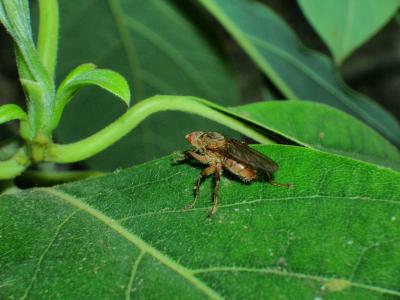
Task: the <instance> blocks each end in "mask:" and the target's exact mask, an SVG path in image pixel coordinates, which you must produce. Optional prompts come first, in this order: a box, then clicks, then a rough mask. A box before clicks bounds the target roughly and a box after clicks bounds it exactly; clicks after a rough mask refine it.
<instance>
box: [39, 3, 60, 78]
mask: <svg viewBox="0 0 400 300" xmlns="http://www.w3.org/2000/svg"><path fill="white" fill-rule="evenodd" d="M39 16H40V21H39V34H38V41H37V48H38V53H39V57H40V59H41V61H42V63H43V65H44V67H45V68H46V70H47V72H48V73H49V75H50V78H53V79H54V72H55V68H56V63H57V50H58V27H59V20H58V0H39Z"/></svg>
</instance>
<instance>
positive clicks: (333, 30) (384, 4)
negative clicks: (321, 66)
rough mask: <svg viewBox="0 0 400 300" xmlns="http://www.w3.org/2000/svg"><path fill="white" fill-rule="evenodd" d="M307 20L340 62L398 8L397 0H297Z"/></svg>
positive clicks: (377, 29)
mask: <svg viewBox="0 0 400 300" xmlns="http://www.w3.org/2000/svg"><path fill="white" fill-rule="evenodd" d="M298 2H299V4H300V7H301V9H302V10H303V12H304V14H305V16H306V17H307V19H308V21H309V22H310V23H311V25H312V26H313V27H314V29H315V31H316V32H317V33H318V34H319V35H320V37H321V38H322V39H323V40H324V42H325V43H326V44H327V46H328V47H329V49H330V50H331V52H332V54H333V56H334V58H335V60H336V62H337V63H338V64H339V63H341V62H342V61H343V60H344V59H345V58H346V57H348V56H349V55H350V54H351V53H352V52H353V51H354V50H355V49H357V48H358V47H360V46H361V45H362V44H363V43H365V42H366V41H367V40H368V39H369V38H371V37H372V36H373V35H374V34H376V33H377V32H378V31H379V30H380V29H381V28H382V27H383V26H384V25H385V24H386V23H387V22H388V21H389V19H390V18H391V17H393V15H394V14H395V13H396V11H397V10H398V5H399V4H398V0H385V1H376V0H363V1H354V0H339V1H338V0H324V1H320V0H298Z"/></svg>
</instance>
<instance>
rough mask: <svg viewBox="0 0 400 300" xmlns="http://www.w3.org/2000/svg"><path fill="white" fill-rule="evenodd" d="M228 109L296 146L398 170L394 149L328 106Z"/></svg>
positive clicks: (269, 105)
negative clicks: (292, 142)
mask: <svg viewBox="0 0 400 300" xmlns="http://www.w3.org/2000/svg"><path fill="white" fill-rule="evenodd" d="M231 109H232V110H233V111H234V112H237V113H239V114H240V115H241V116H244V117H246V118H247V119H248V120H251V121H252V122H254V124H256V125H259V126H262V127H264V128H265V129H267V130H270V131H272V132H274V133H276V134H278V135H279V136H283V137H285V138H288V139H290V140H291V141H294V142H296V143H298V144H300V145H303V146H306V147H309V148H313V149H317V150H321V151H326V152H331V153H336V154H339V155H344V156H348V157H352V158H355V159H359V160H364V161H368V162H372V163H376V164H380V165H383V166H387V167H391V168H393V169H396V170H400V152H399V151H398V149H397V148H396V147H394V146H393V145H392V144H390V143H389V142H388V141H387V140H385V139H384V138H383V137H382V136H381V135H379V134H378V133H377V132H376V131H375V130H373V129H371V128H370V127H368V126H367V125H365V124H364V123H362V122H360V121H359V120H357V119H355V118H353V117H351V116H349V115H347V114H345V113H343V112H341V111H339V110H336V109H334V108H332V107H329V106H326V105H321V104H318V103H315V102H306V101H301V102H300V101H273V102H266V103H265V102H264V103H252V104H248V105H243V106H238V107H233V108H231ZM305 116H307V118H305Z"/></svg>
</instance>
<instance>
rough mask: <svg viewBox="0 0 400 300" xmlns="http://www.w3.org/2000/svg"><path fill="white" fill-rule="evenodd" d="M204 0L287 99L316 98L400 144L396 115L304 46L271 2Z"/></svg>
mask: <svg viewBox="0 0 400 300" xmlns="http://www.w3.org/2000/svg"><path fill="white" fill-rule="evenodd" d="M200 2H201V3H203V4H204V6H205V7H206V8H207V9H208V10H209V11H210V12H211V13H212V14H213V15H214V16H215V17H216V18H217V19H218V20H219V21H220V22H221V24H222V25H223V26H224V27H225V28H226V30H227V31H229V32H230V33H231V34H232V36H233V37H234V38H235V39H236V41H237V42H238V43H239V44H240V45H241V46H242V47H243V49H244V50H245V51H246V52H247V53H248V54H249V55H250V57H251V58H252V59H253V60H254V61H255V62H256V63H257V65H258V66H259V67H260V68H261V70H262V71H263V72H264V73H265V74H266V75H267V76H268V77H269V78H270V79H271V80H272V81H273V82H274V83H275V85H276V86H277V87H278V88H279V90H280V91H281V92H282V93H283V94H284V95H285V96H286V97H287V98H289V99H300V100H312V101H317V102H321V103H326V104H329V105H331V106H334V107H336V108H339V109H341V110H344V111H347V112H349V113H350V114H352V115H354V116H356V117H357V118H359V119H361V120H363V121H364V122H366V123H367V124H369V125H370V126H371V127H373V128H375V129H377V130H378V131H379V132H381V133H382V134H383V135H385V136H386V137H388V138H389V139H390V140H391V141H393V142H394V143H396V144H400V126H399V123H398V122H397V121H396V120H395V119H394V117H393V116H391V115H390V114H389V113H388V112H386V111H385V110H384V109H382V108H381V107H380V106H379V105H377V104H376V103H374V102H373V101H371V100H370V99H368V98H366V97H364V96H362V95H360V94H357V93H355V92H354V91H351V90H350V89H349V88H348V87H346V86H344V84H343V82H342V81H341V79H339V78H338V77H337V74H336V72H335V70H334V67H333V65H332V63H330V61H329V60H328V59H327V58H326V57H324V56H322V55H320V54H317V53H314V52H311V51H309V50H307V49H305V47H304V46H302V45H301V44H300V43H299V41H298V39H297V37H296V36H295V34H294V33H293V31H292V30H291V29H290V28H289V27H288V26H287V25H286V24H285V23H284V21H283V20H282V19H281V18H279V17H278V16H277V15H276V14H275V13H274V12H273V11H272V10H271V9H269V8H268V7H267V6H266V5H263V4H261V3H258V2H256V1H246V0H201V1H200Z"/></svg>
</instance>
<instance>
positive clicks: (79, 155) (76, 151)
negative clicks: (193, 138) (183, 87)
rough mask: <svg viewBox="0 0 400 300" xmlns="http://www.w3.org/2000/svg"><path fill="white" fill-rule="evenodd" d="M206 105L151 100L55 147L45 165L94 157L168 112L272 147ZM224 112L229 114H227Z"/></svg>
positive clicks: (243, 125) (219, 109)
mask: <svg viewBox="0 0 400 300" xmlns="http://www.w3.org/2000/svg"><path fill="white" fill-rule="evenodd" d="M207 104H208V102H207V101H205V100H203V99H199V98H196V97H191V96H160V95H158V96H154V97H151V98H148V99H146V100H143V101H141V102H139V103H137V104H136V105H134V106H132V107H131V108H130V109H129V110H128V111H127V112H125V113H124V114H123V115H122V116H121V117H119V118H118V119H117V120H115V121H114V122H113V123H111V124H110V125H108V126H107V127H105V128H103V129H102V130H100V131H99V132H97V133H95V134H93V135H91V136H89V137H87V138H85V139H82V140H80V141H78V142H75V143H71V144H65V145H57V144H54V145H52V146H51V149H49V151H48V155H47V157H46V158H45V161H49V162H58V163H71V162H77V161H80V160H83V159H86V158H88V157H91V156H93V155H95V154H97V153H99V152H100V151H102V150H104V149H106V148H107V147H109V146H110V145H112V144H113V143H115V142H116V141H118V140H119V139H120V138H122V137H123V136H125V135H126V134H128V133H129V132H130V131H131V130H132V129H133V128H135V127H136V126H137V125H138V124H139V123H140V122H141V121H143V120H144V119H145V118H147V117H148V116H149V115H151V114H153V113H156V112H159V111H166V110H177V111H183V112H189V113H193V114H197V115H200V116H202V117H205V118H208V119H210V120H213V121H215V122H218V123H220V124H223V125H225V126H227V127H229V128H231V129H233V130H236V131H238V132H240V133H242V134H244V135H246V136H248V137H250V138H252V139H254V140H256V141H258V142H260V143H264V144H271V143H273V142H272V141H271V140H270V139H268V138H266V137H265V136H264V135H262V134H261V133H259V132H257V131H256V130H255V129H253V128H251V127H250V126H249V125H247V124H246V123H245V121H241V120H239V119H238V118H234V117H232V116H230V115H229V114H230V113H229V111H228V110H226V109H225V108H223V107H219V106H218V105H216V104H213V103H209V105H207ZM224 111H226V112H225V113H224ZM232 115H233V113H232Z"/></svg>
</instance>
